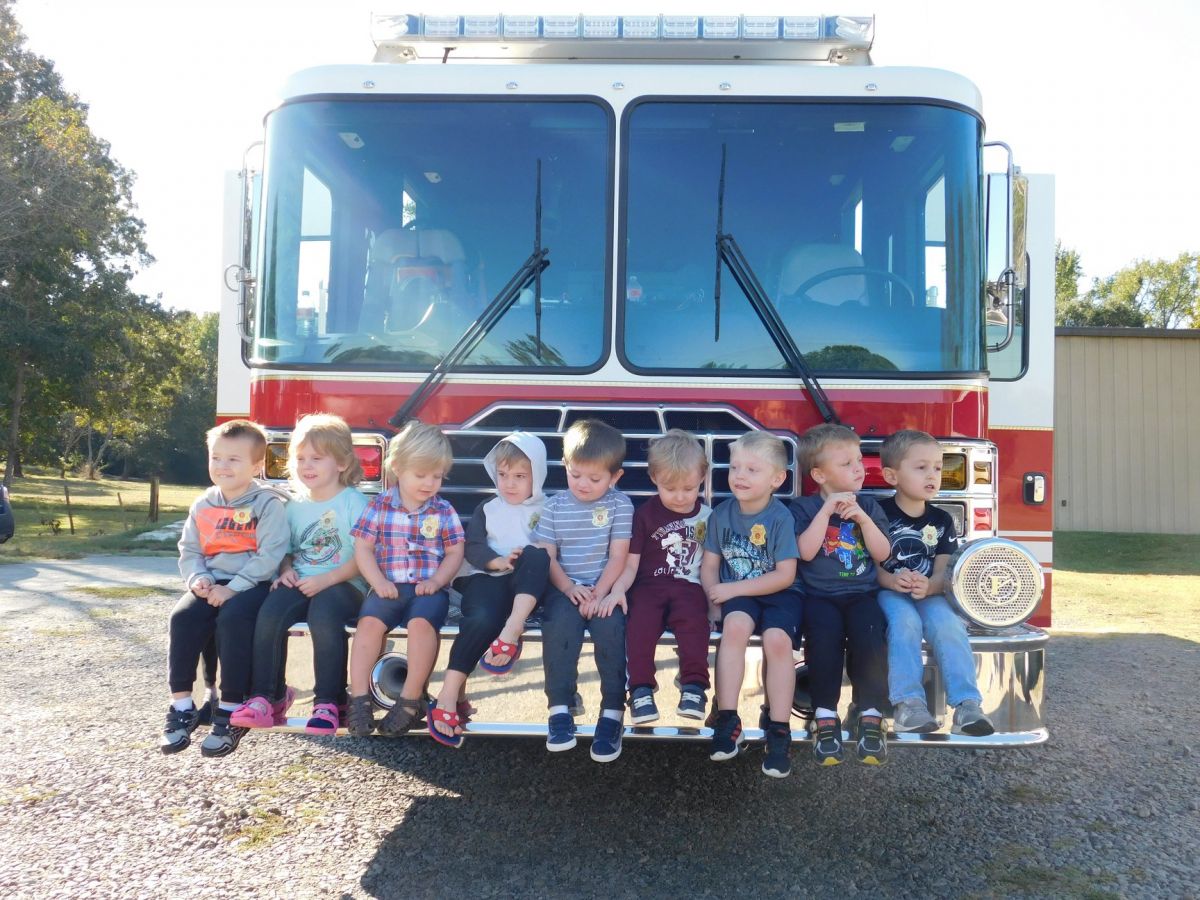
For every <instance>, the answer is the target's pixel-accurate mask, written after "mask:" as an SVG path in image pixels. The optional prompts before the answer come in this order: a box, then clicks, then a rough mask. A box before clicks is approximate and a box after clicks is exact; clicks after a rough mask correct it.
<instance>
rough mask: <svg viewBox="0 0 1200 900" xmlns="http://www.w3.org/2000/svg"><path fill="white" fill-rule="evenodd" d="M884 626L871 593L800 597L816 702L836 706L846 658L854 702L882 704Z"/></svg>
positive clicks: (866, 705)
mask: <svg viewBox="0 0 1200 900" xmlns="http://www.w3.org/2000/svg"><path fill="white" fill-rule="evenodd" d="M886 632H887V621H886V620H885V619H884V617H883V611H882V610H881V609H880V608H879V603H878V602H877V601H876V599H875V595H874V594H852V595H850V596H844V597H832V596H828V595H826V596H814V595H813V594H808V595H807V596H806V597H805V598H804V657H805V659H806V660H807V661H808V679H809V687H810V691H811V694H812V700H813V705H814V706H823V707H825V708H826V709H837V704H838V698H839V697H840V696H841V693H842V669H843V667H844V666H845V664H846V663H847V661H848V662H849V669H850V683H851V684H852V685H853V687H854V702H855V703H856V704H857V705H858V708H859V709H860V710H861V709H870V708H871V707H874V708H876V709H879V710H882V709H885V708H886V706H887V702H888V699H887V697H888V693H887V634H886ZM847 649H849V654H848V657H849V658H848V660H847V652H846V651H847Z"/></svg>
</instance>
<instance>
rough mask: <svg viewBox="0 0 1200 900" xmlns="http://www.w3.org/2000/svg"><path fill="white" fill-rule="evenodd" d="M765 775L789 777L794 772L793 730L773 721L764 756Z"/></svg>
mask: <svg viewBox="0 0 1200 900" xmlns="http://www.w3.org/2000/svg"><path fill="white" fill-rule="evenodd" d="M762 770H763V774H764V775H770V776H771V777H772V778H787V777H788V776H789V775H791V774H792V731H791V729H790V728H789V727H788V726H787V725H786V724H785V725H779V724H777V723H775V722H772V723H771V727H770V728H768V729H767V752H766V755H765V756H763V764H762Z"/></svg>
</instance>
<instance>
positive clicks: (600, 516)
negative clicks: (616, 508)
mask: <svg viewBox="0 0 1200 900" xmlns="http://www.w3.org/2000/svg"><path fill="white" fill-rule="evenodd" d="M592 524H593V525H595V526H596V527H597V528H603V527H604V526H605V525H607V524H608V507H607V506H597V507H596V508H595V509H593V510H592Z"/></svg>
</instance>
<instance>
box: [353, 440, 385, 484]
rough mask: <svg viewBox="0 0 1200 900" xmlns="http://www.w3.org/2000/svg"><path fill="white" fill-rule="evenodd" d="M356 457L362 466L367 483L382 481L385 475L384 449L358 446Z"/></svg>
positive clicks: (355, 450) (355, 449)
mask: <svg viewBox="0 0 1200 900" xmlns="http://www.w3.org/2000/svg"><path fill="white" fill-rule="evenodd" d="M354 455H355V456H357V457H358V462H359V464H360V465H361V466H362V470H363V478H364V479H365V480H367V481H380V480H381V476H382V474H383V449H382V448H380V447H375V446H363V445H362V444H358V445H356V446H355V448H354Z"/></svg>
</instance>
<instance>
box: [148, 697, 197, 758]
mask: <svg viewBox="0 0 1200 900" xmlns="http://www.w3.org/2000/svg"><path fill="white" fill-rule="evenodd" d="M199 724H200V711H199V710H198V709H196V707H194V706H193V707H192V708H191V709H176V708H175V707H174V706H169V707H167V723H166V724H165V725H164V726H163V731H162V739H161V740H160V741H159V743H158V749H159V750H161V751H162V752H163V753H178V752H179V751H180V750H185V749H187V746H188V744H190V743H191V742H192V732H193V731H195V730H196V726H197V725H199Z"/></svg>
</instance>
